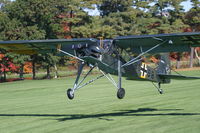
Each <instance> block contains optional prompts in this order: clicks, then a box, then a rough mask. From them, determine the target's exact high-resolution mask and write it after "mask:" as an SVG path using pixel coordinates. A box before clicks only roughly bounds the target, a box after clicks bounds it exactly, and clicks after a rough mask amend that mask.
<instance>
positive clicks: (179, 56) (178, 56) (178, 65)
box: [176, 53, 181, 69]
mask: <svg viewBox="0 0 200 133" xmlns="http://www.w3.org/2000/svg"><path fill="white" fill-rule="evenodd" d="M180 60H181V54H180V53H177V62H176V69H179V68H180Z"/></svg>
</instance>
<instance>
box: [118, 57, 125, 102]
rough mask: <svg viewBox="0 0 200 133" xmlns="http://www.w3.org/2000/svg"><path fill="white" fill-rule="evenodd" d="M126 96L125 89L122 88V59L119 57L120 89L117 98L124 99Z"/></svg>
mask: <svg viewBox="0 0 200 133" xmlns="http://www.w3.org/2000/svg"><path fill="white" fill-rule="evenodd" d="M124 96H125V89H124V88H122V72H121V61H120V59H119V57H118V90H117V98H119V99H123V98H124Z"/></svg>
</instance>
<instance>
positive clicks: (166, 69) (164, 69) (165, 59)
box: [157, 53, 171, 83]
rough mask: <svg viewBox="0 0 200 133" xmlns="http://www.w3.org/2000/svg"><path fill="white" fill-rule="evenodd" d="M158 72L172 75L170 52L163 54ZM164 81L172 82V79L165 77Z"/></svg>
mask: <svg viewBox="0 0 200 133" xmlns="http://www.w3.org/2000/svg"><path fill="white" fill-rule="evenodd" d="M157 74H158V75H170V74H171V69H170V59H169V53H163V54H161V56H160V62H159V63H158V68H157ZM163 82H164V83H170V79H163Z"/></svg>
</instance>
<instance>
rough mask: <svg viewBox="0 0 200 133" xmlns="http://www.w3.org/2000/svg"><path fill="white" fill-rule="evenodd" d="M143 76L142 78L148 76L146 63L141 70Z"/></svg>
mask: <svg viewBox="0 0 200 133" xmlns="http://www.w3.org/2000/svg"><path fill="white" fill-rule="evenodd" d="M140 72H141V75H140V78H143V79H144V78H146V76H147V65H146V64H145V63H142V65H141V69H140Z"/></svg>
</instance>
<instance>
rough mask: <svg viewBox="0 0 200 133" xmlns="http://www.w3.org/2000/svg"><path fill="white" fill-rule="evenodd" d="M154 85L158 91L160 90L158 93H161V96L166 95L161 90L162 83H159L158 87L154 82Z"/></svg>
mask: <svg viewBox="0 0 200 133" xmlns="http://www.w3.org/2000/svg"><path fill="white" fill-rule="evenodd" d="M152 84H153V85H154V86H155V87H156V89H157V90H158V92H159V93H160V94H163V93H164V91H163V90H162V89H161V83H160V82H159V83H158V86H156V85H155V84H154V83H153V82H152Z"/></svg>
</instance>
